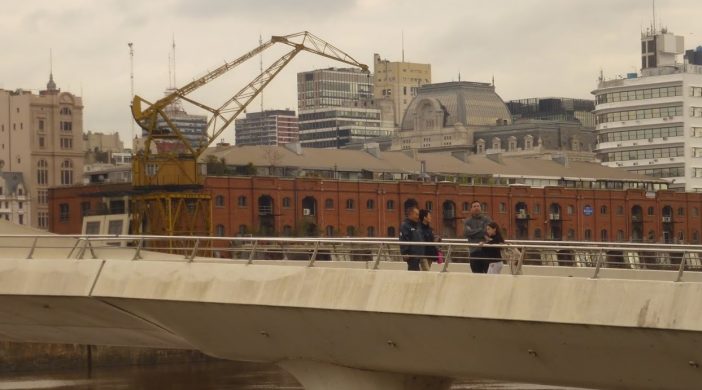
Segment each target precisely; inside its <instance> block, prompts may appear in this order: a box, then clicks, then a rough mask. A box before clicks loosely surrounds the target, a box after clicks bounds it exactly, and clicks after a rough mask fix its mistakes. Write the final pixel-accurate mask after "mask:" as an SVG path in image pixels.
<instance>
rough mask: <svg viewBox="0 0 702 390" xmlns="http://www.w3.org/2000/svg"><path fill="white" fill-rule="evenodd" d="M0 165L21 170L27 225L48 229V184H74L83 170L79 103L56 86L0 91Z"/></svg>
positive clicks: (17, 170)
mask: <svg viewBox="0 0 702 390" xmlns="http://www.w3.org/2000/svg"><path fill="white" fill-rule="evenodd" d="M0 107H2V109H0V167H1V169H2V170H3V171H5V172H17V173H21V174H22V175H23V177H24V184H25V185H26V191H27V196H28V197H29V198H30V199H32V200H33V201H32V208H31V209H30V212H29V213H25V217H24V219H25V220H26V221H27V222H26V223H27V224H28V225H31V226H33V227H38V228H42V229H46V228H48V220H49V218H48V217H49V204H48V189H49V187H55V186H64V185H73V184H79V183H80V182H81V175H82V172H83V154H84V148H83V102H82V99H81V98H80V97H78V96H75V95H73V94H71V93H67V92H61V90H59V89H57V88H56V83H54V80H53V75H51V76H50V78H49V83H48V84H47V85H46V90H43V91H40V92H39V94H38V95H36V94H33V93H31V92H29V91H24V90H21V89H18V90H16V91H7V90H2V89H0Z"/></svg>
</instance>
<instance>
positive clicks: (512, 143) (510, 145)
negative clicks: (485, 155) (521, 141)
mask: <svg viewBox="0 0 702 390" xmlns="http://www.w3.org/2000/svg"><path fill="white" fill-rule="evenodd" d="M507 150H508V151H510V152H514V151H515V150H517V137H515V136H511V137H509V138H507Z"/></svg>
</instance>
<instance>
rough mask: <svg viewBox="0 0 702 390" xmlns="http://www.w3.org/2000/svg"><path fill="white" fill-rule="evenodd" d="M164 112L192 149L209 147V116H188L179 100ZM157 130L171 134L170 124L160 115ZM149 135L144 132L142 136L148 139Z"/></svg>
mask: <svg viewBox="0 0 702 390" xmlns="http://www.w3.org/2000/svg"><path fill="white" fill-rule="evenodd" d="M170 92H172V90H170V89H169V90H166V94H169V93H170ZM164 112H165V113H166V115H168V119H170V121H171V122H172V123H173V124H174V125H175V126H176V127H178V130H180V133H181V134H182V135H183V138H184V139H185V141H186V142H187V143H188V144H189V145H190V147H192V148H193V149H197V148H199V147H200V146H203V145H207V141H208V140H207V116H205V115H193V114H188V113H187V112H186V111H185V109H184V108H183V105H182V104H181V102H180V101H179V100H176V101H174V102H173V103H171V104H169V105H168V106H167V107H166V108H165V109H164ZM156 129H157V130H158V131H159V132H163V133H170V131H171V128H170V126H169V125H168V122H166V120H165V119H163V118H162V117H161V116H160V115H159V117H158V120H157V121H156ZM147 135H148V134H147V132H146V131H145V130H142V136H143V137H146V136H147Z"/></svg>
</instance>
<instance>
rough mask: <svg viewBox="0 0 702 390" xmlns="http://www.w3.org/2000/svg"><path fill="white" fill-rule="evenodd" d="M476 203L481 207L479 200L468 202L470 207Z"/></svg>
mask: <svg viewBox="0 0 702 390" xmlns="http://www.w3.org/2000/svg"><path fill="white" fill-rule="evenodd" d="M476 203H477V204H479V205H480V208H483V204H482V203H480V201H479V200H474V201H472V202H470V207H473V205H474V204H476Z"/></svg>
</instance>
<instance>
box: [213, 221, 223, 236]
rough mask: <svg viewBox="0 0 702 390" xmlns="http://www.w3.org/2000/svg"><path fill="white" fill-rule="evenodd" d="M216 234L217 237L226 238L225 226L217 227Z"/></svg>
mask: <svg viewBox="0 0 702 390" xmlns="http://www.w3.org/2000/svg"><path fill="white" fill-rule="evenodd" d="M215 234H216V235H217V237H224V225H222V224H219V225H217V226H216V227H215Z"/></svg>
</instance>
